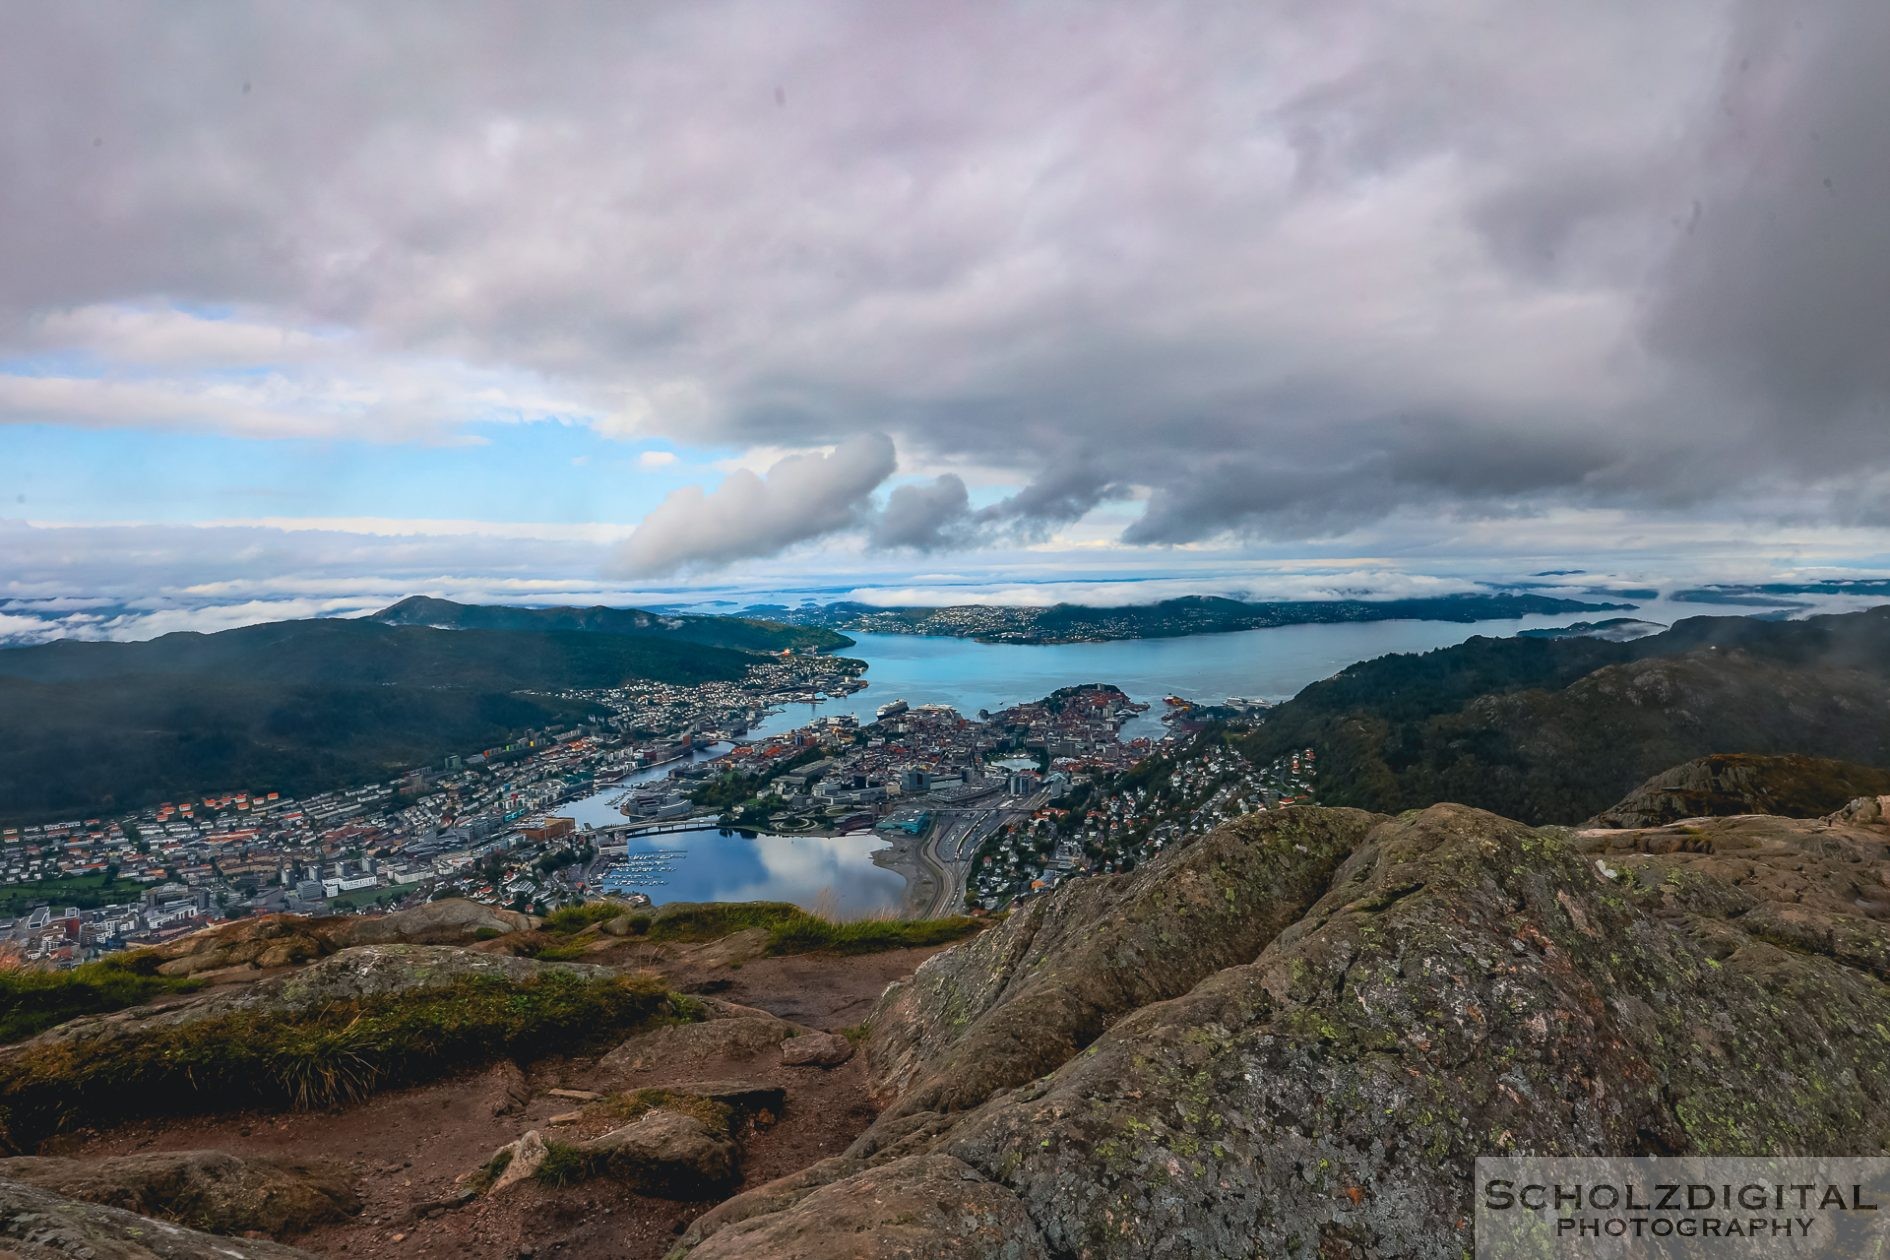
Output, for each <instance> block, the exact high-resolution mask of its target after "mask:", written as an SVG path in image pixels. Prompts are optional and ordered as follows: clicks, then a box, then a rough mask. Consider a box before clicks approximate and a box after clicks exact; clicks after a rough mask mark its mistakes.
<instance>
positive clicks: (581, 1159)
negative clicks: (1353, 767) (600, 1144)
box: [532, 1141, 596, 1186]
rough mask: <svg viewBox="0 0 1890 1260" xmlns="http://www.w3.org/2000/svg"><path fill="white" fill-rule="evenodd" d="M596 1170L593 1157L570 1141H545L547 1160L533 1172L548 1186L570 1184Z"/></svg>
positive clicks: (585, 1177)
mask: <svg viewBox="0 0 1890 1260" xmlns="http://www.w3.org/2000/svg"><path fill="white" fill-rule="evenodd" d="M595 1171H596V1169H595V1167H594V1161H593V1160H592V1158H591V1157H590V1156H589V1155H587V1154H585V1153H584V1152H583V1151H581V1150H579V1149H578V1148H577V1147H575V1146H572V1145H571V1144H570V1143H569V1142H557V1141H552V1142H547V1143H545V1162H544V1163H542V1164H540V1165H538V1170H537V1171H536V1172H534V1173H533V1174H532V1176H533V1177H535V1178H537V1179H538V1180H539V1181H542V1182H544V1183H545V1184H546V1185H548V1186H569V1185H574V1184H576V1183H577V1182H580V1181H583V1180H585V1179H587V1178H589V1177H590V1176H592V1175H593V1173H594V1172H595Z"/></svg>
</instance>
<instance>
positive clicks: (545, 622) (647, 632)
mask: <svg viewBox="0 0 1890 1260" xmlns="http://www.w3.org/2000/svg"><path fill="white" fill-rule="evenodd" d="M368 620H370V621H378V622H380V623H381V624H383V625H389V626H429V627H432V628H434V629H437V630H529V631H534V632H540V631H546V630H567V631H575V632H583V633H587V634H617V635H631V636H637V637H643V638H653V639H669V640H674V641H676V642H679V643H703V644H707V645H709V646H711V647H724V648H736V649H739V650H741V651H746V652H779V651H780V650H781V649H783V648H803V649H805V648H815V649H819V650H822V651H827V650H831V649H834V648H843V647H849V646H851V645H852V643H853V640H851V639H849V638H847V637H846V636H845V635H844V634H839V633H836V632H835V631H833V630H829V629H827V628H825V627H823V626H811V625H798V626H793V625H785V624H783V623H781V622H774V621H759V620H756V619H754V618H751V617H721V616H699V615H695V614H690V613H658V612H650V611H647V610H645V609H642V608H612V607H608V606H606V605H603V604H593V605H591V606H590V607H588V608H576V607H552V608H518V607H513V606H511V605H506V604H459V603H455V602H453V601H452V600H450V599H434V598H432V597H431V596H427V595H410V596H408V597H407V598H406V599H403V600H401V601H400V602H399V603H397V604H394V605H391V606H390V607H387V608H383V609H381V610H380V611H379V612H377V613H374V614H372V615H371V616H370V617H369V618H368Z"/></svg>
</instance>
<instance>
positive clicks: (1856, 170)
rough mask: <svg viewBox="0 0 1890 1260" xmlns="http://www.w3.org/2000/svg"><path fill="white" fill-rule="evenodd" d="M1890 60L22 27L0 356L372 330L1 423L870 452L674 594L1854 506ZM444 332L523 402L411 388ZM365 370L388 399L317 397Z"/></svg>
mask: <svg viewBox="0 0 1890 1260" xmlns="http://www.w3.org/2000/svg"><path fill="white" fill-rule="evenodd" d="M1887 42H1890V8H1886V7H1885V6H1883V5H1881V4H1875V3H1867V2H1864V0H1850V2H1845V3H1835V4H1829V5H1819V6H1815V7H1812V6H1769V5H1741V4H1729V3H1718V2H1714V0H1676V2H1675V3H1671V4H1662V5H1657V6H1649V5H1643V4H1629V3H1606V2H1604V3H1597V4H1590V5H1560V4H1547V3H1544V4H1533V3H1520V4H1519V3H1514V2H1512V0H1501V2H1499V0H1490V2H1489V3H1461V4H1455V5H1446V6H1438V7H1427V8H1426V9H1425V10H1424V11H1423V12H1410V13H1406V12H1401V11H1396V10H1391V9H1385V8H1382V7H1380V6H1361V7H1356V8H1354V7H1351V6H1331V5H1314V4H1297V3H1281V4H1273V5H1249V4H1225V5H1222V4H1198V3H1190V4H1133V5H1127V4H1125V5H1119V6H1118V5H1091V4H1067V5H1063V4H1055V3H1047V4H1038V5H1024V6H1000V5H991V6H937V5H923V4H903V3H873V4H857V5H856V4H832V3H821V4H797V3H791V2H776V0H768V2H767V3H742V2H740V0H734V2H730V3H719V4H702V5H691V6H673V5H651V6H627V5H620V4H598V5H585V4H560V5H553V6H527V5H492V4H479V5H469V4H460V3H454V4H442V5H437V6H436V5H426V4H419V3H414V4H402V5H397V6H384V5H365V4H354V5H350V4H333V5H321V6H312V5H304V6H271V7H249V8H234V9H233V8H230V7H228V6H221V5H209V4H202V5H192V4H182V5H163V6H159V5H149V6H144V7H138V6H110V7H107V6H103V5H85V4H75V5H16V6H13V7H11V8H9V9H7V10H6V11H5V12H4V14H0V109H3V110H4V112H5V117H6V118H7V119H8V120H9V121H8V123H7V124H6V125H5V126H3V127H0V169H4V170H6V171H7V172H8V174H7V178H5V179H4V180H0V355H4V354H7V353H12V354H14V355H23V354H28V353H37V354H52V353H57V352H59V351H61V350H62V349H71V348H73V347H79V348H82V349H83V350H84V352H85V353H87V354H89V355H93V356H96V357H97V358H98V359H100V360H102V361H104V362H106V363H108V364H109V363H111V362H114V361H115V360H116V358H117V357H120V356H123V355H126V354H129V353H131V351H130V350H128V349H127V348H126V346H127V341H126V338H127V337H128V336H129V334H128V333H127V332H126V330H125V329H124V328H123V327H122V326H120V325H119V324H115V323H112V322H111V321H110V320H101V319H100V318H98V315H97V312H98V311H99V310H100V309H102V308H108V307H113V306H116V305H120V304H159V305H169V304H189V305H192V306H207V307H218V306H230V307H235V308H238V309H240V310H241V311H242V312H243V313H244V314H245V316H246V318H249V319H251V320H253V321H255V322H258V323H262V324H269V325H274V326H279V327H281V328H284V329H289V330H297V331H309V330H315V331H321V330H341V331H343V332H345V333H346V335H347V337H348V343H347V344H348V347H349V349H348V356H349V357H348V358H347V359H346V360H345V361H342V362H339V363H338V364H336V365H333V366H332V367H325V368H324V369H323V371H324V375H323V378H322V389H325V390H327V391H328V392H325V393H324V392H322V391H321V390H316V391H315V392H316V401H315V402H313V403H309V404H308V405H306V406H303V405H300V404H299V403H298V402H297V401H296V399H295V398H293V397H291V398H289V399H287V400H286V401H285V400H284V399H283V398H282V397H279V396H276V395H274V394H272V395H270V396H269V397H266V398H248V397H239V398H236V399H234V400H232V399H231V398H230V397H229V396H228V391H222V392H219V393H218V394H217V395H216V396H215V397H214V398H205V397H203V396H202V394H201V393H200V391H195V390H192V389H191V388H188V382H187V381H186V382H185V384H184V385H183V386H178V387H166V386H164V385H163V384H162V383H159V384H157V385H151V384H148V383H142V384H140V386H139V388H138V389H128V387H126V386H125V385H124V384H123V383H122V382H120V383H117V384H116V385H114V386H113V388H112V389H106V388H103V387H100V386H96V385H93V384H88V383H87V381H86V380H83V379H80V380H72V381H54V382H52V383H46V382H43V381H42V382H38V383H31V384H25V385H23V384H20V383H19V382H18V381H17V380H16V381H14V382H12V383H11V384H10V385H9V386H8V387H7V388H4V389H0V419H11V420H23V419H46V418H48V416H51V418H52V419H53V420H54V421H55V422H57V423H66V424H137V423H163V424H166V425H168V426H171V427H188V426H190V425H191V424H192V423H200V424H202V425H203V426H205V427H216V428H220V429H222V430H224V431H235V432H243V433H253V432H258V431H267V430H269V429H270V428H271V427H272V426H295V425H299V426H303V427H305V428H309V429H311V430H317V431H318V430H320V429H322V428H323V427H324V426H332V427H334V428H335V429H336V431H338V432H343V433H347V434H350V435H355V436H359V435H361V433H362V432H363V430H364V429H366V430H368V431H369V435H371V436H380V435H385V434H387V433H394V434H397V435H407V434H425V433H428V432H432V431H434V430H436V429H438V428H440V427H442V426H446V427H450V426H451V425H452V423H453V416H454V411H453V407H454V406H455V405H456V404H457V400H459V399H461V398H478V397H484V396H487V395H488V394H490V393H491V392H492V391H494V390H499V389H503V391H504V393H505V397H506V399H507V400H508V405H513V406H516V407H518V408H519V409H521V410H530V409H531V407H532V406H537V407H539V408H540V410H541V411H556V412H559V413H561V414H567V415H579V416H583V417H585V418H586V420H587V422H590V423H593V424H595V425H596V426H597V427H598V428H600V429H601V430H603V431H605V432H608V433H612V434H615V435H620V436H661V437H667V438H670V439H672V440H675V441H678V442H683V443H694V444H698V445H701V444H718V445H723V446H727V445H740V446H752V447H764V448H772V449H781V450H796V449H806V448H811V447H820V448H836V449H835V455H834V456H827V457H822V456H807V457H805V458H807V459H812V460H821V459H823V458H824V459H829V460H832V459H835V458H837V457H839V456H841V454H842V453H844V454H845V458H844V459H841V460H840V462H839V463H837V464H828V463H821V464H809V465H806V466H805V467H801V466H796V467H799V468H800V471H801V472H802V473H805V474H808V475H807V476H805V477H799V478H795V477H790V478H788V479H786V481H784V483H783V485H784V486H788V487H789V488H788V489H784V490H782V491H780V492H776V491H775V490H774V489H772V488H771V487H772V478H769V479H763V480H761V481H759V482H758V483H757V484H756V485H748V484H747V483H743V486H742V487H737V488H738V489H743V488H745V489H746V490H747V491H749V492H752V493H749V494H745V495H735V496H734V499H739V500H741V502H740V503H739V504H737V503H735V502H733V500H717V503H718V510H719V506H721V505H726V506H730V507H731V508H734V507H741V508H743V509H747V508H751V507H752V508H756V509H757V510H753V511H749V510H742V511H731V513H730V517H731V519H732V520H733V521H736V522H738V523H742V524H743V525H744V526H745V527H746V528H748V529H750V530H752V531H758V532H754V533H752V534H741V531H740V530H733V531H718V532H716V534H715V537H714V538H712V539H711V538H706V537H703V538H691V537H690V534H691V531H690V529H689V524H690V522H691V519H692V518H691V515H690V512H691V510H692V505H693V510H700V508H701V507H702V503H700V502H696V501H694V500H689V501H685V500H687V496H684V499H679V500H677V501H675V503H674V504H669V505H665V506H664V507H663V508H659V509H658V510H657V512H656V513H653V514H652V517H651V519H650V521H648V522H646V524H645V526H644V528H643V530H642V531H640V532H639V537H640V538H641V539H642V541H641V542H638V541H637V540H635V539H633V540H632V542H631V544H630V547H629V549H628V551H627V552H626V553H625V559H624V563H625V564H627V565H629V566H630V567H631V568H632V569H634V570H636V571H648V572H656V571H662V570H664V569H666V568H668V567H673V566H674V565H677V564H683V565H688V564H712V563H717V562H720V561H723V560H727V559H730V558H736V557H740V556H752V555H757V554H765V553H766V552H767V551H769V550H773V549H778V548H779V547H781V546H785V545H789V544H791V543H793V542H796V541H806V540H809V539H814V538H821V537H825V536H827V535H829V534H831V533H833V532H835V531H839V530H858V531H864V532H865V534H866V536H867V537H868V539H869V540H870V541H871V542H872V543H875V544H877V545H880V546H883V547H888V548H901V549H918V550H928V549H937V548H949V547H959V546H965V545H969V544H972V543H976V542H979V541H986V542H990V541H1003V540H1008V541H1015V540H1017V539H1020V538H1029V537H1032V536H1041V535H1042V534H1044V533H1046V532H1049V531H1053V530H1055V529H1057V528H1059V527H1062V526H1065V525H1068V524H1069V523H1070V522H1072V521H1074V520H1077V519H1079V518H1080V517H1082V516H1083V515H1084V514H1085V513H1087V512H1089V511H1090V510H1091V509H1093V508H1095V507H1097V505H1099V504H1102V503H1105V502H1110V501H1115V500H1120V499H1122V498H1124V497H1125V496H1133V497H1134V498H1135V499H1138V500H1142V501H1144V502H1145V503H1146V508H1145V509H1144V514H1143V515H1142V516H1141V518H1140V520H1139V521H1138V522H1136V523H1134V524H1133V525H1131V526H1130V528H1129V529H1128V532H1127V534H1126V539H1127V541H1129V542H1140V543H1179V542H1189V541H1194V540H1198V539H1203V538H1209V537H1212V536H1214V535H1216V534H1218V533H1221V532H1223V531H1227V530H1233V531H1236V532H1239V533H1244V534H1248V535H1252V536H1257V537H1263V538H1280V537H1293V536H1301V535H1304V534H1308V533H1319V532H1322V531H1331V530H1341V529H1349V528H1356V527H1358V526H1359V525H1361V524H1365V523H1369V522H1371V521H1372V520H1375V519H1378V518H1379V517H1381V516H1383V515H1384V514H1385V513H1387V512H1393V511H1397V510H1401V509H1406V508H1412V509H1421V510H1425V511H1431V512H1434V513H1437V514H1438V515H1440V516H1444V515H1450V514H1453V513H1462V514H1469V515H1476V514H1480V513H1489V512H1508V511H1514V510H1517V505H1518V504H1519V503H1523V504H1533V505H1537V506H1540V507H1541V508H1543V509H1544V510H1548V509H1551V508H1562V507H1568V506H1581V505H1600V506H1606V507H1614V508H1630V509H1632V508H1635V507H1637V506H1646V505H1652V504H1658V505H1661V506H1667V507H1670V506H1674V505H1676V504H1677V505H1682V506H1685V505H1695V506H1697V508H1698V509H1699V510H1701V511H1708V510H1713V509H1715V508H1716V507H1725V506H1726V505H1738V504H1741V503H1744V502H1746V500H1745V498H1744V496H1745V495H1746V494H1747V493H1748V491H1749V490H1750V488H1751V487H1753V486H1763V487H1765V488H1766V489H1767V490H1768V493H1769V495H1770V497H1769V498H1768V499H1767V501H1768V502H1789V501H1793V499H1794V494H1795V495H1796V501H1798V502H1800V503H1804V502H1822V501H1823V496H1827V495H1834V496H1836V498H1835V502H1836V503H1837V504H1838V507H1837V508H1836V509H1835V510H1837V511H1838V512H1840V513H1847V512H1848V513H1849V514H1850V515H1851V516H1853V517H1854V516H1856V515H1858V514H1859V513H1860V512H1863V511H1865V510H1866V509H1867V507H1868V503H1867V502H1866V500H1868V499H1869V486H1868V483H1867V481H1865V480H1862V479H1861V478H1863V476H1864V473H1863V472H1860V471H1859V470H1860V469H1863V470H1866V471H1868V469H1869V468H1871V467H1872V466H1874V465H1877V464H1880V462H1881V461H1882V460H1884V459H1885V458H1886V457H1890V423H1886V420H1885V415H1886V413H1885V410H1884V408H1885V403H1886V399H1887V398H1890V352H1886V349H1885V346H1884V342H1883V329H1884V328H1885V327H1890V216H1887V215H1885V214H1884V213H1883V210H1882V208H1883V206H1885V205H1886V204H1890V128H1885V127H1884V126H1883V125H1882V124H1881V120H1882V119H1883V118H1884V117H1885V116H1886V112H1887V110H1890V85H1887V83H1886V77H1885V76H1884V75H1883V74H1882V72H1881V69H1880V67H1879V66H1878V64H1877V61H1878V59H1879V55H1880V53H1881V51H1882V49H1883V48H1884V47H1885V46H1886V43H1887ZM75 330H78V331H75ZM85 330H90V331H85ZM82 332H83V336H84V339H83V341H81V340H79V338H81V333H82ZM321 344H322V345H324V346H326V345H327V343H321ZM232 353H235V352H234V351H233V352H232ZM422 361H424V362H426V363H429V364H437V363H439V362H441V361H451V362H455V363H461V364H466V365H471V367H472V368H474V369H477V370H478V371H479V372H482V373H493V374H501V377H502V379H501V383H500V384H497V385H495V384H493V383H492V381H491V380H489V379H488V378H486V377H481V378H479V379H478V380H475V381H471V382H469V383H466V382H462V383H460V384H458V385H456V386H455V387H454V388H452V389H443V388H441V387H438V386H437V385H436V384H435V383H433V378H432V377H428V378H427V380H426V381H425V382H421V383H417V384H414V383H409V384H408V385H407V387H406V388H404V389H398V388H392V387H391V386H388V385H387V382H389V381H393V382H396V383H399V382H406V381H407V380H408V378H407V376H406V375H404V373H407V372H410V371H412V370H414V369H413V368H412V365H413V364H415V363H418V362H422ZM363 374H365V378H366V379H367V380H368V381H369V382H370V383H371V384H372V385H373V386H374V387H375V388H376V389H381V390H383V392H391V393H392V394H393V395H394V396H396V397H398V398H410V399H412V400H414V401H413V402H412V403H411V405H406V406H404V407H402V408H401V409H399V414H398V415H391V416H390V415H386V414H381V413H375V412H366V411H363V410H362V409H359V408H350V407H348V406H343V405H331V401H328V400H331V399H332V398H335V397H339V398H341V399H343V400H346V399H349V398H352V397H353V396H354V393H353V392H351V386H352V384H353V383H355V382H356V381H357V379H358V378H359V377H361V376H362V375H363ZM504 374H518V375H516V376H514V375H504ZM331 378H332V379H331ZM455 379H456V380H457V378H455ZM521 382H523V383H522V384H521ZM442 398H444V399H446V401H445V402H442V401H441V399H442ZM521 398H523V399H524V401H520V399H521ZM363 416H366V419H363V418H362V417H363ZM350 425H353V426H355V427H354V428H349V427H348V426H350ZM879 434H885V435H887V436H888V437H889V438H890V440H891V443H892V448H891V449H887V448H882V447H880V446H879V445H877V443H876V441H875V439H874V438H873V437H872V436H871V435H879ZM893 449H896V459H897V460H898V462H899V466H900V468H901V470H902V471H904V472H906V473H909V474H915V475H917V476H918V477H920V478H921V480H918V481H915V482H910V483H906V484H902V485H900V486H898V487H897V488H895V489H893V490H891V492H890V493H889V494H888V493H887V492H886V490H885V485H886V482H887V478H888V477H889V476H890V475H891V473H892V469H893V460H894V459H895V455H894V454H893V453H892V450H893ZM974 470H975V471H974ZM790 471H792V470H790ZM815 473H818V474H819V475H817V476H816V475H814V474H815ZM750 475H751V476H752V474H750ZM977 476H983V477H985V480H984V481H982V482H980V481H978V480H976V477H977ZM966 480H972V482H973V486H974V488H975V489H977V490H978V491H979V492H980V493H979V494H978V495H977V496H976V497H977V498H978V500H979V501H980V502H986V503H991V504H993V506H988V507H985V508H983V509H974V508H972V507H971V506H970V503H971V501H972V498H973V496H972V495H971V494H969V493H967V489H966V485H965V482H966ZM802 481H805V482H807V483H808V487H809V488H808V489H806V491H805V492H806V493H808V494H828V495H830V496H832V497H830V498H828V499H827V500H826V501H824V502H820V503H800V504H790V503H788V502H787V500H788V498H790V497H792V496H791V493H790V490H791V491H792V493H801V491H800V490H795V489H793V487H795V486H799V485H800V484H801V482H802ZM790 483H791V485H790ZM718 493H720V492H718ZM696 494H697V499H698V500H700V499H702V494H701V492H696ZM990 496H995V499H993V498H992V497H990ZM709 497H710V498H714V497H715V496H713V495H711V496H709ZM751 499H752V500H753V502H749V500H751ZM1860 504H1861V505H1862V506H1860ZM1846 505H1848V506H1846ZM760 509H765V510H760ZM737 535H740V536H737ZM659 544H660V545H659Z"/></svg>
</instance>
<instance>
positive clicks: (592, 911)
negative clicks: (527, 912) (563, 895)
mask: <svg viewBox="0 0 1890 1260" xmlns="http://www.w3.org/2000/svg"><path fill="white" fill-rule="evenodd" d="M629 909H630V907H629V906H626V905H624V904H623V903H622V902H620V901H586V902H584V903H582V904H580V905H575V906H565V907H563V908H561V909H558V910H553V911H552V912H551V913H550V914H548V915H546V916H545V921H544V923H543V924H541V925H540V926H541V927H542V928H543V930H545V931H547V932H550V933H553V934H554V935H557V936H570V935H572V934H573V933H576V932H582V931H583V930H584V929H585V928H587V927H589V926H591V925H592V924H593V923H603V922H606V921H607V920H610V919H614V918H616V917H617V916H618V915H621V914H626V913H628V912H629Z"/></svg>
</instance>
